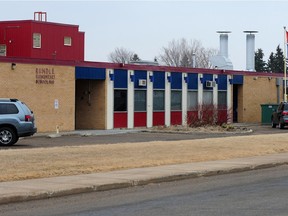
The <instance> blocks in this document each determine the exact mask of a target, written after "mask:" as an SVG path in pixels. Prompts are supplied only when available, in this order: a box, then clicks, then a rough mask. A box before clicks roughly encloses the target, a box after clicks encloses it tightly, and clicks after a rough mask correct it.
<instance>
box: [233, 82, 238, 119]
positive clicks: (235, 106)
mask: <svg viewBox="0 0 288 216" xmlns="http://www.w3.org/2000/svg"><path fill="white" fill-rule="evenodd" d="M238 86H239V85H233V122H235V123H236V122H238Z"/></svg>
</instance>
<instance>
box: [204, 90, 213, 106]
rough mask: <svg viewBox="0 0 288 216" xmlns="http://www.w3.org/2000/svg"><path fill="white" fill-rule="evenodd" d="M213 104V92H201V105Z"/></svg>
mask: <svg viewBox="0 0 288 216" xmlns="http://www.w3.org/2000/svg"><path fill="white" fill-rule="evenodd" d="M212 104H213V91H209V90H204V91H203V105H212Z"/></svg>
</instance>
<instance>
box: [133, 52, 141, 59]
mask: <svg viewBox="0 0 288 216" xmlns="http://www.w3.org/2000/svg"><path fill="white" fill-rule="evenodd" d="M131 60H132V61H140V60H141V59H140V58H139V56H138V55H137V54H136V53H135V54H134V55H133V57H132V59H131Z"/></svg>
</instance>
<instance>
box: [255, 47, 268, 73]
mask: <svg viewBox="0 0 288 216" xmlns="http://www.w3.org/2000/svg"><path fill="white" fill-rule="evenodd" d="M263 57H264V53H263V50H262V49H258V50H257V51H256V52H255V70H256V71H257V72H264V71H266V70H267V64H266V62H265V61H264V60H263Z"/></svg>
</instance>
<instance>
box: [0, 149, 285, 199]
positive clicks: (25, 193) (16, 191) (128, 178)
mask: <svg viewBox="0 0 288 216" xmlns="http://www.w3.org/2000/svg"><path fill="white" fill-rule="evenodd" d="M284 164H288V153H283V154H274V155H266V156H258V157H249V158H236V159H231V160H219V161H208V162H198V163H187V164H179V165H167V166H158V167H150V168H138V169H130V170H121V171H113V172H107V173H95V174H86V175H77V176H65V177H53V178H43V179H33V180H24V181H14V182H2V183H0V204H4V203H10V202H19V201H27V200H34V199H44V198H50V197H57V196H64V195H72V194H78V193H85V192H93V191H105V190H112V189H120V188H127V187H132V186H137V185H146V184H150V183H160V182H167V181H174V180H181V179H188V178H196V177H202V176H211V175H218V174H225V173H234V172H241V171H248V170H254V169H261V168H268V167H274V166H280V165H284Z"/></svg>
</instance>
